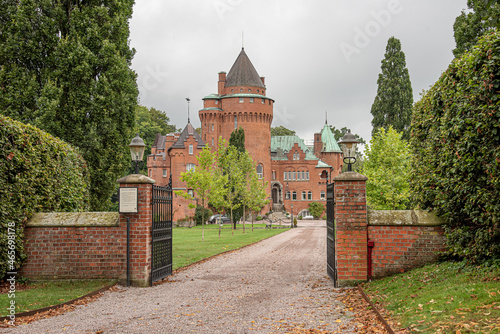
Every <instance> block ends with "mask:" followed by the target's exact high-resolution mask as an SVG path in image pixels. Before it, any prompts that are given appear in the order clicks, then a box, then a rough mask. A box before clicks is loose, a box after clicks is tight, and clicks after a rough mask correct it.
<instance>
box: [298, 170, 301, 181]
mask: <svg viewBox="0 0 500 334" xmlns="http://www.w3.org/2000/svg"><path fill="white" fill-rule="evenodd" d="M300 180H302V179H301V178H300V172H297V181H300Z"/></svg>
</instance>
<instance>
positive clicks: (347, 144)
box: [339, 130, 359, 172]
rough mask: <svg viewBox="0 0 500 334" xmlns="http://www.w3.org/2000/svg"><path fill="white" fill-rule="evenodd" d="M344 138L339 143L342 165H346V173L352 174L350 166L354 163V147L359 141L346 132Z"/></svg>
mask: <svg viewBox="0 0 500 334" xmlns="http://www.w3.org/2000/svg"><path fill="white" fill-rule="evenodd" d="M348 131H349V132H347V133H346V134H345V135H344V137H342V139H341V140H340V141H339V144H341V145H342V152H343V154H344V163H345V164H347V171H348V172H352V165H353V164H354V163H355V162H356V146H357V145H358V143H359V141H358V140H356V136H354V135H353V134H352V133H351V130H348Z"/></svg>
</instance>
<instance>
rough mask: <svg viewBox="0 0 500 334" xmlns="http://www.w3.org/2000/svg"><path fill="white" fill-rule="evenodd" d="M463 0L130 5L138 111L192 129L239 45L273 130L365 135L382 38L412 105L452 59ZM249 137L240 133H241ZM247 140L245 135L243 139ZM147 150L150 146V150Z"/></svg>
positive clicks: (197, 0) (209, 0)
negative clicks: (397, 51)
mask: <svg viewBox="0 0 500 334" xmlns="http://www.w3.org/2000/svg"><path fill="white" fill-rule="evenodd" d="M466 2H467V1H466V0H414V1H412V0H399V1H398V0H392V1H388V0H379V1H377V0H359V1H356V0H353V1H345V0H344V1H339V0H322V1H320V0H316V1H314V0H311V1H305V0H300V1H299V0H287V1H285V0H184V1H179V0H175V1H174V0H168V1H166V0H136V4H135V6H134V13H133V17H132V20H131V22H130V39H131V41H130V44H131V46H132V47H134V48H135V49H136V54H135V57H134V60H133V63H132V67H133V69H134V70H135V71H136V72H137V74H138V81H137V83H138V86H139V91H140V104H141V105H144V106H147V107H155V108H157V109H160V110H162V111H164V112H165V113H166V114H167V115H168V117H170V120H171V123H172V124H175V125H176V126H177V127H180V128H184V126H185V125H186V122H187V104H186V100H185V98H186V97H190V98H191V104H190V110H191V123H193V125H194V126H195V127H198V126H199V125H200V121H199V117H198V110H199V109H201V108H202V105H203V104H202V102H203V101H202V98H203V97H204V96H206V95H208V94H210V93H216V92H217V80H218V76H217V73H218V72H220V71H225V72H229V69H230V68H231V66H232V65H233V63H234V61H235V60H236V57H237V56H238V54H239V53H240V51H241V47H242V33H243V36H244V37H243V43H244V47H245V52H246V53H247V55H248V57H249V58H250V60H251V61H252V63H253V65H254V66H255V68H256V70H257V72H258V73H259V75H260V76H263V77H266V88H267V91H266V93H267V96H269V97H270V98H272V99H274V100H275V104H274V120H273V124H272V126H273V127H274V126H280V125H283V126H285V127H287V128H289V129H292V130H295V131H296V132H297V134H298V135H299V136H301V137H302V138H304V139H306V140H308V139H312V138H313V134H314V133H315V132H318V131H320V130H321V128H322V127H323V125H324V122H325V112H328V123H329V124H331V125H334V126H335V127H337V128H342V127H344V126H345V127H348V128H351V129H352V131H353V132H354V133H358V134H359V135H360V136H361V137H363V138H364V139H365V140H367V141H368V140H369V139H370V137H371V129H372V126H371V119H372V116H371V114H370V109H371V105H372V103H373V100H374V98H375V95H376V93H377V78H378V74H379V73H380V65H381V60H382V59H383V57H384V53H385V48H386V45H387V40H388V39H389V37H391V36H395V37H396V38H398V39H400V40H401V43H402V49H403V51H404V53H405V54H406V64H407V67H408V70H409V72H410V79H411V83H412V87H413V95H414V100H415V101H417V100H418V99H420V93H421V92H422V90H423V89H428V88H429V87H430V86H431V85H432V84H433V83H434V82H436V80H437V79H438V78H439V76H440V75H441V73H442V72H443V71H444V70H446V68H447V67H448V65H449V63H450V62H451V60H452V59H453V54H452V49H453V48H454V47H455V41H454V39H453V22H454V20H455V18H456V17H457V16H458V15H459V14H460V12H461V10H462V9H465V8H466ZM249 135H250V134H247V136H249ZM250 136H251V135H250ZM148 144H149V143H148Z"/></svg>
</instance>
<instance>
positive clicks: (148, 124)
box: [134, 105, 181, 175]
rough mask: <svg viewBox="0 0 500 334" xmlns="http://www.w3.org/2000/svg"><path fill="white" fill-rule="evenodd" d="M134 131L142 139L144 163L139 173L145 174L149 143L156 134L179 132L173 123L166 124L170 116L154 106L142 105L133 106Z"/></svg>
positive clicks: (149, 151) (150, 143)
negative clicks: (144, 145)
mask: <svg viewBox="0 0 500 334" xmlns="http://www.w3.org/2000/svg"><path fill="white" fill-rule="evenodd" d="M135 115H136V117H135V130H134V132H135V133H138V134H139V136H140V137H141V138H142V139H143V140H144V143H145V144H146V151H145V152H144V163H143V165H142V168H141V173H143V174H144V175H147V171H148V168H147V156H148V155H150V154H151V145H152V144H153V142H154V140H155V138H156V135H157V134H158V133H160V134H167V133H171V132H176V131H178V132H180V131H181V130H180V129H177V128H176V126H175V125H172V124H168V123H169V122H170V118H169V117H168V116H167V115H166V114H165V113H164V112H163V111H161V110H158V109H156V108H153V107H151V108H149V109H148V108H147V107H143V106H139V105H138V106H136V107H135Z"/></svg>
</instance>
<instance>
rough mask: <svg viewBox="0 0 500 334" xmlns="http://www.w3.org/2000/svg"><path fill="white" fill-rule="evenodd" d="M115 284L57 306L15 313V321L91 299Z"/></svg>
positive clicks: (0, 320) (1, 319) (5, 318)
mask: <svg viewBox="0 0 500 334" xmlns="http://www.w3.org/2000/svg"><path fill="white" fill-rule="evenodd" d="M117 284H118V283H113V284H110V285H107V286H105V287H102V288H100V289H98V290H95V291H92V292H89V293H87V294H86V295H84V296H81V297H78V298H75V299H72V300H68V301H67V302H64V303H62V304H57V305H52V306H47V307H43V308H39V309H36V310H31V311H26V312H21V313H16V319H17V318H21V317H28V316H31V315H35V314H37V313H42V312H46V311H51V310H55V309H57V308H59V307H62V306H66V305H71V304H74V303H76V302H77V301H79V300H81V299H84V298H88V297H92V296H95V295H97V294H99V293H101V292H105V291H107V290H109V289H111V288H112V287H114V286H115V285H117ZM9 319H10V318H9V316H5V317H0V322H4V321H5V320H9Z"/></svg>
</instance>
